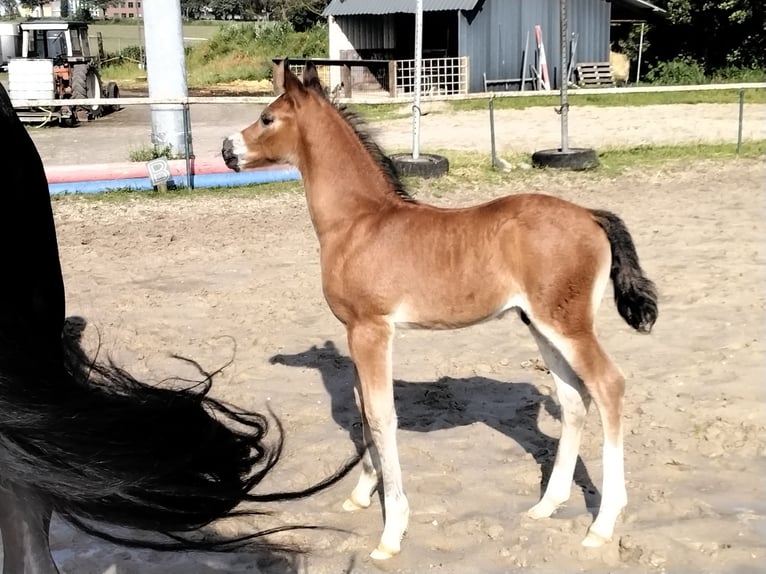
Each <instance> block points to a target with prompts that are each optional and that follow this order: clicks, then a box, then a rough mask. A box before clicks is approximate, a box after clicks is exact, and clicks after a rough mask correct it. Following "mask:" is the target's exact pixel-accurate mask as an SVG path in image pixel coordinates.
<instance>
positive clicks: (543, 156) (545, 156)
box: [532, 148, 598, 170]
mask: <svg viewBox="0 0 766 574" xmlns="http://www.w3.org/2000/svg"><path fill="white" fill-rule="evenodd" d="M532 165H533V166H535V167H552V168H558V169H573V170H583V169H591V168H594V167H596V166H597V165H598V158H597V157H596V151H595V150H593V149H590V148H570V149H569V151H566V152H563V151H561V149H543V150H540V151H536V152H535V153H533V154H532Z"/></svg>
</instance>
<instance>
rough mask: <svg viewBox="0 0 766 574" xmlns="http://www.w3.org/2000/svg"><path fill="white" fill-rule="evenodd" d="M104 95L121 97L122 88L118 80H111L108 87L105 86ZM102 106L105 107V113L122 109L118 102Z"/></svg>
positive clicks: (106, 96)
mask: <svg viewBox="0 0 766 574" xmlns="http://www.w3.org/2000/svg"><path fill="white" fill-rule="evenodd" d="M103 95H104V97H105V98H119V97H120V88H119V87H118V86H117V82H109V83H108V84H107V85H106V87H104V94H103ZM102 107H103V109H104V113H105V114H110V113H112V112H116V111H118V110H119V109H120V106H119V105H118V104H110V105H108V106H102Z"/></svg>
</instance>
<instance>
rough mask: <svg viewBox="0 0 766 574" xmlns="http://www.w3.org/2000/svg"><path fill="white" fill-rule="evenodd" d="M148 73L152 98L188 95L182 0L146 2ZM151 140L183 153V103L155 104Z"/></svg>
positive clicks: (145, 32) (158, 144)
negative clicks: (180, 0)
mask: <svg viewBox="0 0 766 574" xmlns="http://www.w3.org/2000/svg"><path fill="white" fill-rule="evenodd" d="M143 9H144V18H143V19H144V41H145V43H146V73H147V79H148V82H149V97H151V98H155V97H156V98H185V97H186V96H187V89H186V62H185V59H184V41H183V29H182V26H181V5H180V2H179V0H162V1H158V0H154V1H151V2H146V1H145V2H144V6H143ZM152 143H154V145H156V146H167V145H169V146H170V147H171V149H172V151H173V153H175V154H177V155H180V154H181V153H182V151H183V149H184V114H183V106H180V105H172V104H171V105H160V104H158V105H153V106H152Z"/></svg>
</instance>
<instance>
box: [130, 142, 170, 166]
mask: <svg viewBox="0 0 766 574" xmlns="http://www.w3.org/2000/svg"><path fill="white" fill-rule="evenodd" d="M129 157H130V161H137V162H146V161H151V160H153V159H158V158H161V157H164V158H166V159H176V156H175V154H173V146H171V145H170V144H168V145H165V146H161V147H157V146H143V147H138V148H135V149H132V150H130V155H129Z"/></svg>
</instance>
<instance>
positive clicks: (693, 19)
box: [652, 0, 766, 73]
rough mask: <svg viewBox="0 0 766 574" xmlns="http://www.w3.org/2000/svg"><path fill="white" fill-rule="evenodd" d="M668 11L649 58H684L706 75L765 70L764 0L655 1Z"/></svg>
mask: <svg viewBox="0 0 766 574" xmlns="http://www.w3.org/2000/svg"><path fill="white" fill-rule="evenodd" d="M657 3H658V4H659V5H661V6H663V7H664V8H666V9H667V11H668V17H667V20H666V21H665V22H661V23H659V24H658V26H657V28H656V32H657V33H656V34H655V35H654V38H653V50H652V56H653V57H655V58H656V59H658V60H668V59H672V58H673V57H676V56H679V55H680V56H685V57H688V58H690V59H692V60H694V61H696V62H698V63H700V64H701V65H702V66H703V67H704V69H705V71H706V72H708V73H710V72H713V71H715V70H718V69H721V68H725V67H729V66H734V67H743V68H753V67H760V68H764V67H766V30H764V24H765V22H766V17H765V13H764V2H763V0H657Z"/></svg>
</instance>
